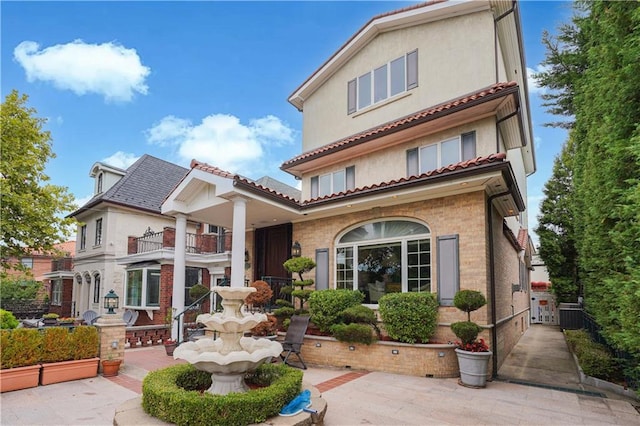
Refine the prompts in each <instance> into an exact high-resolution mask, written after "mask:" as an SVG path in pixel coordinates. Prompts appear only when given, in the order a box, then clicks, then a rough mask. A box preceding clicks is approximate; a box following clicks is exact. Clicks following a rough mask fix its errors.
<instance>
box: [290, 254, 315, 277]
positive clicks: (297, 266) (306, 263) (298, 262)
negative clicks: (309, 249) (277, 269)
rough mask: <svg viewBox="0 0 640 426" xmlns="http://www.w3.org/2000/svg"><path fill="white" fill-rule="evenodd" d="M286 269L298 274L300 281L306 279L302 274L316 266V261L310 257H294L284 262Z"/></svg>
mask: <svg viewBox="0 0 640 426" xmlns="http://www.w3.org/2000/svg"><path fill="white" fill-rule="evenodd" d="M282 266H284V269H286V270H287V271H289V272H291V273H295V274H298V276H299V277H300V281H304V278H303V277H302V274H304V273H305V272H309V271H311V270H312V269H313V268H315V267H316V262H314V261H313V260H312V259H310V258H308V257H292V258H291V259H289V260H287V261H286V262H284V263H283V264H282Z"/></svg>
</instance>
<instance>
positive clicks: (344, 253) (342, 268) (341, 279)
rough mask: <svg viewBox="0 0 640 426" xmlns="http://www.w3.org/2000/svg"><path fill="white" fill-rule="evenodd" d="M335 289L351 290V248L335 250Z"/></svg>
mask: <svg viewBox="0 0 640 426" xmlns="http://www.w3.org/2000/svg"><path fill="white" fill-rule="evenodd" d="M336 275H337V280H336V288H339V289H348V290H353V248H351V247H342V248H338V249H337V250H336Z"/></svg>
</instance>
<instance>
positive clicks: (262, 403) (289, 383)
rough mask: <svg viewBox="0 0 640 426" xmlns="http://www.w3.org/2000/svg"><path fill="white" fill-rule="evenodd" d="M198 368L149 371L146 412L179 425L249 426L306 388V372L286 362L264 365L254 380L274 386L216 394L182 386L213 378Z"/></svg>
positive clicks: (145, 384) (144, 392)
mask: <svg viewBox="0 0 640 426" xmlns="http://www.w3.org/2000/svg"><path fill="white" fill-rule="evenodd" d="M194 371H197V370H196V369H195V368H194V367H193V366H192V365H190V364H180V365H174V366H172V367H168V368H164V369H161V370H156V371H153V372H151V373H149V374H147V376H146V377H145V378H144V381H143V382H142V407H143V409H144V411H145V412H146V413H147V414H149V415H151V416H154V417H157V418H159V419H161V420H163V421H165V422H170V423H175V424H177V425H221V426H224V425H248V424H252V423H261V422H264V421H265V420H266V419H267V418H269V417H272V416H275V415H277V414H278V413H279V412H280V410H281V409H282V407H284V406H285V405H286V404H287V403H288V402H289V401H291V400H292V399H293V398H295V397H296V396H297V395H298V394H299V393H300V390H301V388H302V371H300V370H297V369H294V368H291V367H287V366H286V365H284V364H263V365H261V366H260V367H259V368H258V369H257V370H256V372H255V373H253V374H252V375H251V377H252V380H254V381H255V382H258V383H264V382H267V383H269V384H270V385H269V386H268V387H265V388H259V389H255V390H252V391H250V392H244V393H230V394H227V395H212V394H210V393H208V392H203V393H200V392H198V391H196V390H187V389H184V388H181V387H180V386H178V384H177V383H184V382H185V381H189V380H193V381H196V382H202V381H205V379H204V375H207V376H209V377H210V375H209V374H208V373H205V372H197V373H195V372H194ZM205 384H206V383H205Z"/></svg>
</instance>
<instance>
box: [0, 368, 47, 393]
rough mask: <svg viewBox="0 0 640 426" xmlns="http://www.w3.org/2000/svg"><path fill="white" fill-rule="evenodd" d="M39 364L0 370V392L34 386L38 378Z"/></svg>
mask: <svg viewBox="0 0 640 426" xmlns="http://www.w3.org/2000/svg"><path fill="white" fill-rule="evenodd" d="M40 368H41V366H40V364H36V365H28V366H26V367H15V368H7V369H4V370H0V392H9V391H14V390H18V389H27V388H35V387H36V386H38V382H39V380H40Z"/></svg>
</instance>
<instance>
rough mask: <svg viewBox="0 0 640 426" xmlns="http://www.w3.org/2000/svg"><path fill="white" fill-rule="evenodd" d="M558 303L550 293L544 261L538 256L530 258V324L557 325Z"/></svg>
mask: <svg viewBox="0 0 640 426" xmlns="http://www.w3.org/2000/svg"><path fill="white" fill-rule="evenodd" d="M557 305H558V303H557V300H556V297H555V296H554V295H553V293H552V292H551V280H550V279H549V272H548V271H547V267H546V266H545V264H544V261H543V260H542V259H541V258H540V256H539V255H538V254H534V255H533V256H531V322H532V323H533V324H549V325H557V324H558V320H559V317H558V306H557Z"/></svg>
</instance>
